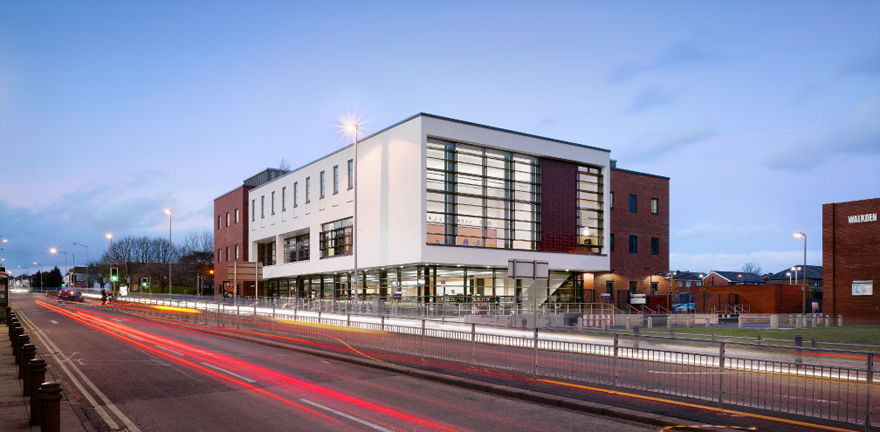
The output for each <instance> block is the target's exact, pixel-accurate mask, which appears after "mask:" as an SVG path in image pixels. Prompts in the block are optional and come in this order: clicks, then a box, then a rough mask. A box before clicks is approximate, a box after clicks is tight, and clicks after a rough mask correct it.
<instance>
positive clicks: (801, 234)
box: [794, 232, 806, 238]
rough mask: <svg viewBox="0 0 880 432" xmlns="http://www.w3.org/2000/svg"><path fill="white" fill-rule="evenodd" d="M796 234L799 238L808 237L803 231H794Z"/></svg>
mask: <svg viewBox="0 0 880 432" xmlns="http://www.w3.org/2000/svg"><path fill="white" fill-rule="evenodd" d="M794 236H795V237H797V238H801V237H806V234H804V233H802V232H796V233H794Z"/></svg>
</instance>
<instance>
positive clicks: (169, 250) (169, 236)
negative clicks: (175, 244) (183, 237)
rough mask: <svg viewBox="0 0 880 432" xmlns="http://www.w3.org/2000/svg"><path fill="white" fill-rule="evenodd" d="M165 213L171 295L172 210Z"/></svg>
mask: <svg viewBox="0 0 880 432" xmlns="http://www.w3.org/2000/svg"><path fill="white" fill-rule="evenodd" d="M165 213H166V214H167V215H168V294H169V295H171V249H172V245H171V209H165ZM254 277H256V276H254Z"/></svg>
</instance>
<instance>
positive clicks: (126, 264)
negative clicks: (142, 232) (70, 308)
mask: <svg viewBox="0 0 880 432" xmlns="http://www.w3.org/2000/svg"><path fill="white" fill-rule="evenodd" d="M213 249H214V238H213V236H212V235H211V233H210V232H208V231H202V232H200V233H193V232H190V233H189V234H188V235H187V237H185V238H184V240H183V242H182V243H180V244H175V243H171V242H169V241H168V239H166V238H160V237H147V236H140V237H138V236H127V237H122V238H119V239H113V242H112V245H111V246H110V248H109V249H108V250H107V251H105V252H104V254H103V255H102V256H101V258H100V259H98V260H92V261H91V262H89V263H88V265H87V266H86V268H85V269H83V270H82V271H81V272H80V277H81V278H84V279H85V280H86V285H87V286H90V287H91V286H94V285H95V284H98V285H99V286H101V287H102V288H103V287H109V286H110V284H111V280H110V271H111V268H116V269H118V280H117V281H116V285H117V286H120V285H127V286H128V287H129V288H130V289H132V288H135V287H136V286H138V285H140V283H141V280H142V278H145V277H146V278H148V279H149V281H150V285H151V287H152V288H154V289H155V288H167V287H168V276H169V274H168V270H169V264H170V268H171V282H172V283H173V284H174V286H184V287H195V286H196V285H197V281H198V283H199V284H203V285H210V280H211V274H210V269H211V268H212V265H213V262H214V253H213ZM82 273H85V274H82ZM41 276H42V278H43V284H42V286H44V287H53V288H57V287H60V286H61V283H62V276H61V272H60V271H59V270H58V267H55V268H54V269H53V270H51V271H48V272H37V273H35V274H34V275H33V276H31V278H30V282H31V286H40V277H41ZM205 281H207V282H205Z"/></svg>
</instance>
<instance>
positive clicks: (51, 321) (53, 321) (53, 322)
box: [49, 320, 58, 324]
mask: <svg viewBox="0 0 880 432" xmlns="http://www.w3.org/2000/svg"><path fill="white" fill-rule="evenodd" d="M49 322H50V323H52V324H58V321H55V320H49Z"/></svg>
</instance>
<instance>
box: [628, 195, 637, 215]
mask: <svg viewBox="0 0 880 432" xmlns="http://www.w3.org/2000/svg"><path fill="white" fill-rule="evenodd" d="M629 211H630V212H631V213H635V212H636V196H635V195H630V196H629Z"/></svg>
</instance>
